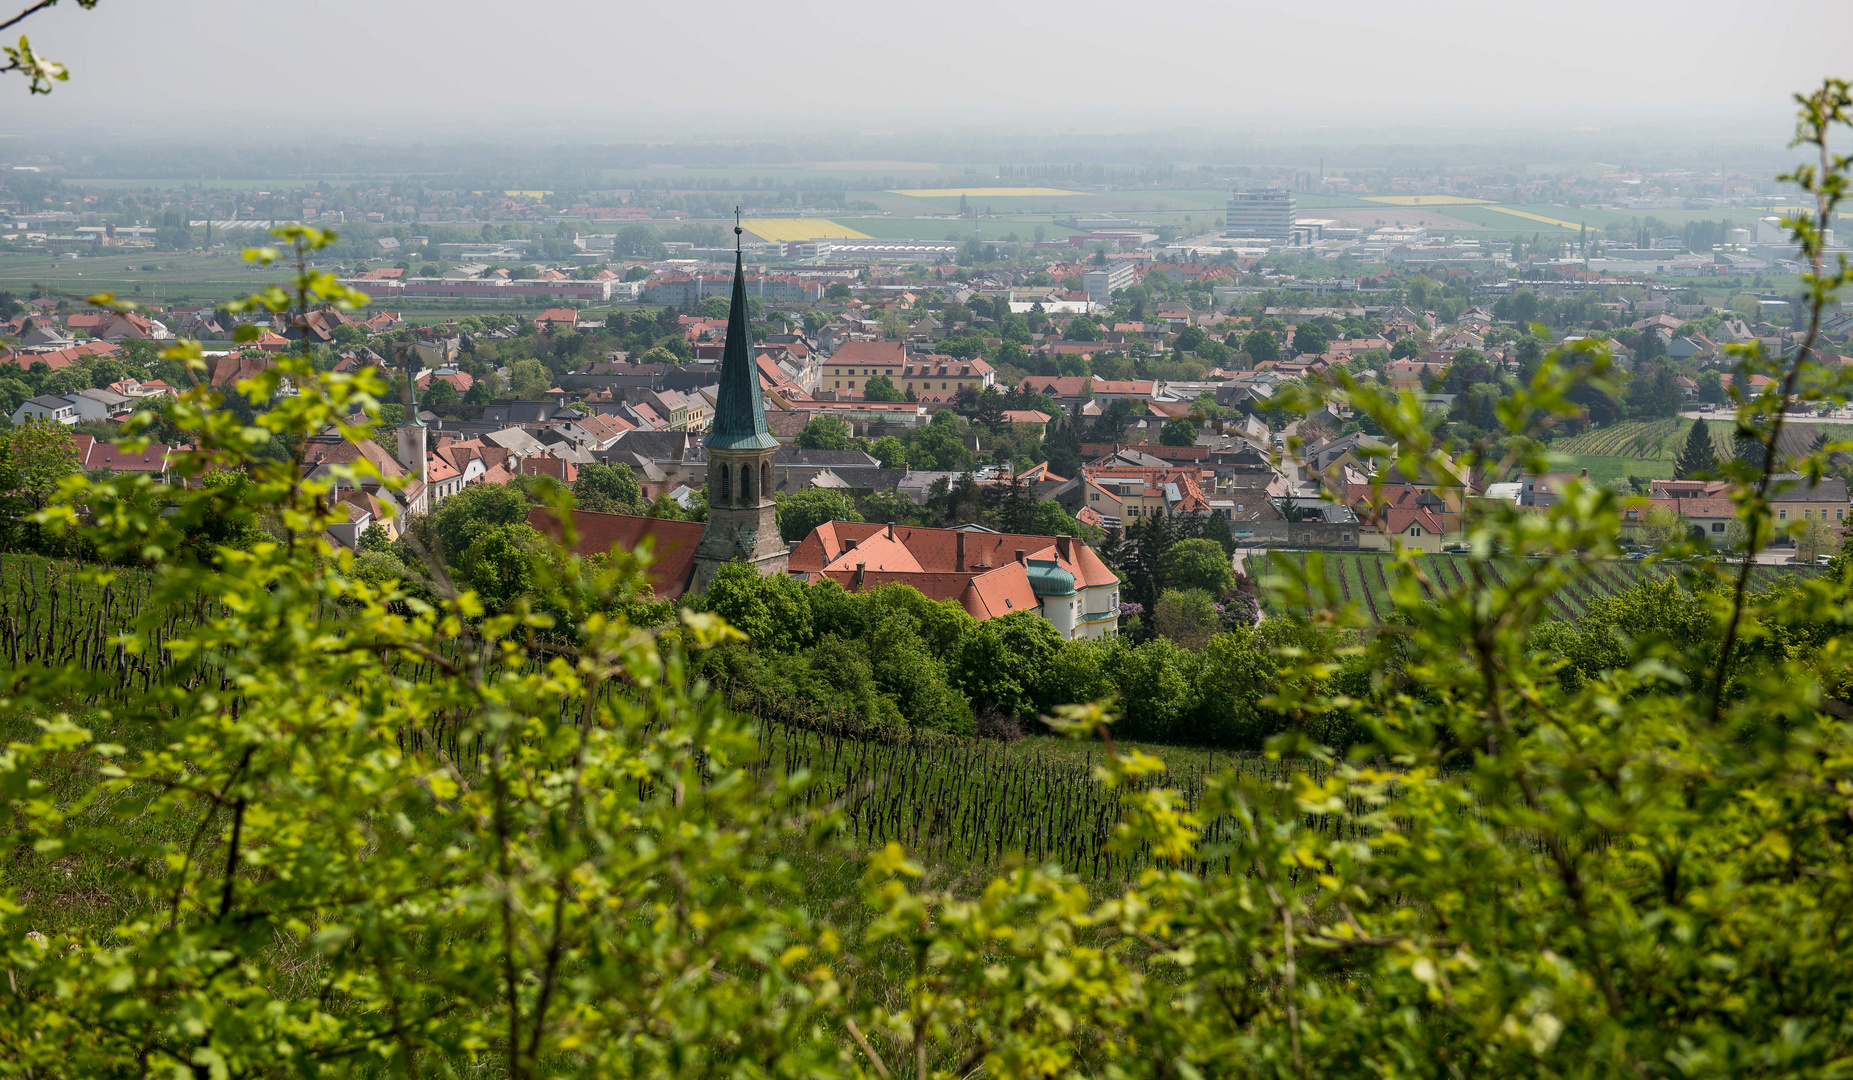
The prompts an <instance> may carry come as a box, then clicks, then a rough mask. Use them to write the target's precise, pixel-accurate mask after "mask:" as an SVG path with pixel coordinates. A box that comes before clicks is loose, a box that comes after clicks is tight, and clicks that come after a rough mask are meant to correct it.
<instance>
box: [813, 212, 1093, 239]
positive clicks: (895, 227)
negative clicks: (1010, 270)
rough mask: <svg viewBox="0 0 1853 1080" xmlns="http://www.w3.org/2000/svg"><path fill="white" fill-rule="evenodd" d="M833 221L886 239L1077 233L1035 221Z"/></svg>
mask: <svg viewBox="0 0 1853 1080" xmlns="http://www.w3.org/2000/svg"><path fill="white" fill-rule="evenodd" d="M832 220H834V221H835V222H837V223H838V224H839V225H844V226H847V227H848V228H851V229H855V230H856V231H857V232H864V233H867V234H869V235H870V236H874V237H879V238H881V239H884V240H944V239H945V238H946V237H947V236H951V235H956V236H957V237H958V238H959V239H961V240H963V239H965V238H966V237H968V236H976V237H978V238H979V239H981V240H1002V239H1004V238H1006V237H1008V236H1009V235H1010V234H1011V233H1016V234H1017V237H1018V239H1020V240H1024V241H1028V240H1032V239H1034V238H1035V235H1036V228H1037V226H1041V227H1042V232H1043V238H1044V239H1048V240H1059V239H1061V238H1062V237H1064V236H1072V235H1074V230H1073V229H1070V228H1067V227H1066V226H1062V225H1057V224H1054V223H1053V222H1050V221H1041V220H1037V219H1034V218H1025V219H1023V220H1020V221H1019V220H1013V219H1009V218H1006V219H1003V220H1001V221H999V220H983V221H967V220H963V219H960V218H915V217H886V218H857V217H838V218H833V219H832Z"/></svg>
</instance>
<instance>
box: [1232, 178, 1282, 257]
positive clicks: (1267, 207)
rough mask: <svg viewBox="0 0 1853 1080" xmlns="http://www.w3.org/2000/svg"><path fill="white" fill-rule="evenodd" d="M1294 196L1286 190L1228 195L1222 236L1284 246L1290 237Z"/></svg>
mask: <svg viewBox="0 0 1853 1080" xmlns="http://www.w3.org/2000/svg"><path fill="white" fill-rule="evenodd" d="M1293 215H1294V205H1293V194H1292V193H1291V192H1288V191H1274V190H1268V191H1236V192H1232V193H1231V194H1230V195H1229V212H1228V216H1227V218H1226V219H1225V222H1224V225H1223V235H1224V236H1226V237H1229V238H1231V239H1243V240H1269V241H1273V242H1275V243H1280V244H1284V243H1286V242H1288V241H1289V240H1291V239H1292V238H1293V222H1294V217H1293Z"/></svg>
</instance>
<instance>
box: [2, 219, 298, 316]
mask: <svg viewBox="0 0 1853 1080" xmlns="http://www.w3.org/2000/svg"><path fill="white" fill-rule="evenodd" d="M258 239H260V237H259V236H257V235H255V234H254V235H253V236H252V237H251V240H252V242H256V241H257V240H258ZM150 266H154V267H159V269H156V270H149V269H146V267H150ZM267 274H269V275H274V270H270V269H268V268H264V267H254V266H252V265H251V264H249V263H247V262H245V261H244V259H243V257H242V256H240V254H239V253H238V251H236V250H223V251H214V252H210V253H203V254H202V253H200V252H185V253H182V252H173V251H161V252H156V251H138V252H135V253H133V254H127V255H102V256H85V257H84V258H81V259H54V258H49V257H47V256H45V255H42V254H37V253H34V254H12V253H8V254H0V289H4V290H7V291H9V292H14V293H19V294H25V293H27V292H29V291H32V286H34V285H43V286H45V287H46V288H49V289H53V290H55V291H58V292H64V293H76V294H81V295H88V294H90V293H95V292H101V291H104V290H108V291H110V292H114V293H116V294H117V295H119V296H122V297H124V298H126V299H130V300H183V299H192V300H220V299H227V298H230V297H233V296H242V295H244V294H246V293H249V292H251V291H252V290H253V289H255V288H257V287H258V286H260V285H264V284H267V283H268V282H269V281H270V280H271V278H270V277H267V276H266V275H267Z"/></svg>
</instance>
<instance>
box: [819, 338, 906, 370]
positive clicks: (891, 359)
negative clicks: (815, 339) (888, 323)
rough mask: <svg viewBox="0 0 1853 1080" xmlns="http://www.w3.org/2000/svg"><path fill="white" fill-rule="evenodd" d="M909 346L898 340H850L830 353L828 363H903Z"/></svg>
mask: <svg viewBox="0 0 1853 1080" xmlns="http://www.w3.org/2000/svg"><path fill="white" fill-rule="evenodd" d="M906 361H907V346H906V345H904V344H902V343H901V342H898V341H849V342H845V343H844V344H843V346H842V347H841V348H839V349H837V351H835V352H833V353H831V354H830V359H828V360H826V361H824V362H825V363H827V364H901V363H905V362H906Z"/></svg>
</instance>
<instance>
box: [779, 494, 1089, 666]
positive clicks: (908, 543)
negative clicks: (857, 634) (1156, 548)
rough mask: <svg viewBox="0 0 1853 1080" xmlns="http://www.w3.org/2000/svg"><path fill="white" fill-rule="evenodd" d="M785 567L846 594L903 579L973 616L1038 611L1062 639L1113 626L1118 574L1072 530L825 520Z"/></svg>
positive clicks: (1086, 636)
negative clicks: (1033, 532)
mask: <svg viewBox="0 0 1853 1080" xmlns="http://www.w3.org/2000/svg"><path fill="white" fill-rule="evenodd" d="M788 569H789V572H790V573H791V574H792V576H794V577H796V578H798V579H800V580H803V581H807V582H818V581H822V580H824V579H825V578H828V579H830V580H832V581H835V582H836V583H837V584H839V585H841V586H843V587H844V588H845V589H848V590H850V591H851V592H865V591H868V590H871V589H876V588H880V587H881V586H883V585H887V584H891V583H895V582H899V583H902V584H906V585H909V586H911V587H913V588H915V589H918V590H919V591H920V592H922V593H924V594H925V595H926V596H927V597H928V598H929V599H933V600H955V601H957V602H958V604H959V606H960V607H963V608H964V609H965V610H966V611H967V612H968V613H969V614H970V615H971V616H972V617H973V618H976V619H994V618H998V617H1000V616H1003V615H1009V614H1013V613H1015V612H1019V611H1034V612H1036V613H1037V614H1038V615H1040V616H1042V618H1044V619H1046V620H1048V622H1049V623H1050V625H1052V626H1054V627H1055V630H1056V633H1057V634H1059V635H1060V636H1061V637H1063V638H1064V639H1080V638H1101V637H1105V636H1107V635H1109V634H1113V633H1115V632H1117V631H1118V629H1119V586H1120V581H1119V577H1118V576H1117V575H1116V574H1114V573H1113V571H1112V570H1110V569H1108V568H1107V565H1106V563H1105V562H1103V561H1101V559H1100V557H1099V556H1098V555H1096V554H1095V553H1094V551H1093V549H1092V548H1090V547H1088V545H1087V544H1086V543H1085V542H1084V541H1081V540H1077V539H1074V538H1073V537H1068V536H1027V535H1017V534H1013V533H994V532H989V531H976V530H968V529H926V528H913V527H909V526H904V525H893V524H889V525H880V524H875V523H872V522H848V521H830V522H825V523H824V524H822V525H819V526H818V527H817V528H815V529H813V530H811V533H810V535H809V536H806V537H805V538H804V540H803V541H802V542H800V543H799V544H798V545H797V546H796V547H794V548H793V549H792V552H791V557H790V562H789V566H788Z"/></svg>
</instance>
